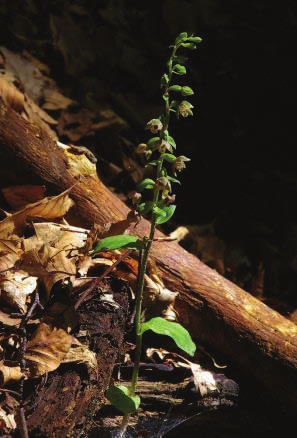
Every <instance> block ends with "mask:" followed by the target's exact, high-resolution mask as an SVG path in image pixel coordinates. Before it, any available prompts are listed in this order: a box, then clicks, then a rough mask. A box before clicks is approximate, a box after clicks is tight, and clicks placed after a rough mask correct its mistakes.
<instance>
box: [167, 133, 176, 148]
mask: <svg viewBox="0 0 297 438" xmlns="http://www.w3.org/2000/svg"><path fill="white" fill-rule="evenodd" d="M167 142H168V143H169V144H170V145H171V146H172V147H173V148H174V149H175V148H176V143H175V141H174V138H173V137H171V136H170V135H168V138H167Z"/></svg>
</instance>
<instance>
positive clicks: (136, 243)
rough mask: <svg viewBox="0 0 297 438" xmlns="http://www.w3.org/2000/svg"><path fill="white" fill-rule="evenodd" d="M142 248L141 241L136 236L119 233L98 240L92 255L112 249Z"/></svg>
mask: <svg viewBox="0 0 297 438" xmlns="http://www.w3.org/2000/svg"><path fill="white" fill-rule="evenodd" d="M121 248H128V249H138V250H140V249H142V248H143V242H142V240H140V239H139V238H138V237H136V236H130V235H128V234H119V235H118V236H110V237H105V238H104V239H101V240H99V241H98V242H97V243H96V245H95V247H94V249H93V253H92V254H93V256H94V255H96V254H98V253H99V252H102V251H111V250H114V249H121Z"/></svg>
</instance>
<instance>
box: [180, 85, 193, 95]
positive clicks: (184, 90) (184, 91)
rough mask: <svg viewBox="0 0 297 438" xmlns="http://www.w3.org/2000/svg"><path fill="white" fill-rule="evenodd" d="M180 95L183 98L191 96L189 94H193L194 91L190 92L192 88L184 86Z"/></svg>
mask: <svg viewBox="0 0 297 438" xmlns="http://www.w3.org/2000/svg"><path fill="white" fill-rule="evenodd" d="M181 94H182V95H183V96H191V94H194V91H193V90H192V88H190V87H187V86H185V87H182V89H181Z"/></svg>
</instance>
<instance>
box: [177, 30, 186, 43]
mask: <svg viewBox="0 0 297 438" xmlns="http://www.w3.org/2000/svg"><path fill="white" fill-rule="evenodd" d="M187 37H188V34H187V32H182V33H180V34H179V35H178V37H177V38H176V40H175V44H179V43H180V42H182V41H186V39H187Z"/></svg>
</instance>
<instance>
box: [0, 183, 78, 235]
mask: <svg viewBox="0 0 297 438" xmlns="http://www.w3.org/2000/svg"><path fill="white" fill-rule="evenodd" d="M69 192H70V189H68V190H66V191H65V192H63V193H61V194H60V195H58V196H52V197H48V198H44V199H42V200H41V201H38V202H35V203H34V204H28V205H27V206H26V207H24V208H23V209H22V210H19V211H17V212H15V213H13V214H11V215H10V216H8V217H7V218H5V219H3V220H2V221H1V222H0V239H8V238H9V237H10V236H11V235H12V234H21V233H22V232H23V230H24V228H25V227H26V223H27V222H29V221H32V220H33V219H36V218H42V219H56V218H59V217H63V216H64V215H65V214H66V213H67V211H68V210H69V209H70V207H72V205H73V204H74V202H73V200H72V199H71V198H69Z"/></svg>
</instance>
